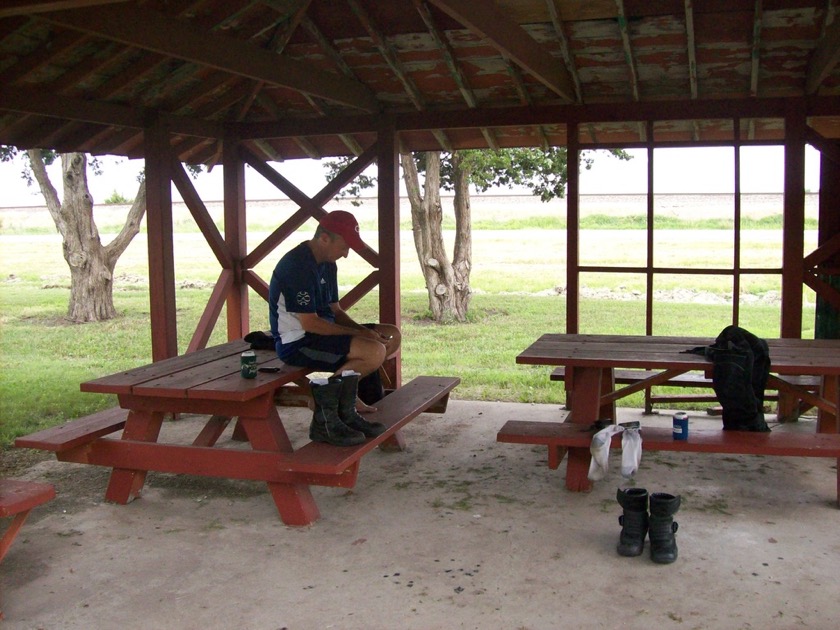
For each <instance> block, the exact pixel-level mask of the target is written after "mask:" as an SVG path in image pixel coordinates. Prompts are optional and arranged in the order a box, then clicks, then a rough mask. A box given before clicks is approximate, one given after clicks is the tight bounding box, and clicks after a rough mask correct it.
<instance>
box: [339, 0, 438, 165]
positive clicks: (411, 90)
mask: <svg viewBox="0 0 840 630" xmlns="http://www.w3.org/2000/svg"><path fill="white" fill-rule="evenodd" d="M347 4H349V5H350V8H351V9H352V10H353V13H354V14H355V15H356V17H357V18H358V19H359V22H361V24H362V26H363V27H364V28H365V30H366V31H367V32H368V35H369V36H370V39H371V41H372V42H373V45H374V46H376V48H377V49H378V50H379V54H381V55H382V58H383V59H384V60H385V63H387V64H388V67H389V68H391V71H392V72H393V73H394V74H395V75H396V76H397V78H398V79H399V80H400V83H402V84H403V87H404V88H405V91H406V94H408V98H409V99H410V100H411V102H412V103H413V104H414V107H415V108H417V109H418V110H419V111H424V110H425V109H426V105H425V103H424V101H423V95H422V94H420V90H418V89H417V86H416V85H415V84H414V81H412V80H411V77H410V76H408V72H406V70H405V67H404V66H403V65H402V62H401V61H400V59H399V57H398V56H397V53H396V51H395V50H394V48H393V46H391V44H389V43H388V40H387V39H386V38H385V36H384V35H383V34H382V31H381V29H380V28H379V27H378V26H377V25H376V24H374V22H373V18H372V17H371V16H370V14H369V13H368V12H367V11H366V10H365V8H364V7H363V6H362V5H361V4H359V3H358V1H357V0H347ZM432 135H433V136H434V137H435V139H436V140H437V141H438V144H440V146H441V148H442V149H443V150H444V151H449V152H450V153H451V152H452V143H451V142H449V138H448V137H447V136H446V133H445V132H443V131H441V130H439V129H434V130H432Z"/></svg>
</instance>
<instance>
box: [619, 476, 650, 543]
mask: <svg viewBox="0 0 840 630" xmlns="http://www.w3.org/2000/svg"><path fill="white" fill-rule="evenodd" d="M615 498H616V500H618V503H619V505H621V507H622V508H624V514H622V515H621V516H619V517H618V522H619V524H620V525H621V534H620V535H619V538H618V547H617V551H618V554H619V555H620V556H628V557H631V556H640V555H642V552H643V551H644V549H645V536H646V535H647V532H648V511H647V510H648V491H647V490H645V489H644V488H628V489H627V490H622V489H620V488H619V489H618V491H617V492H616V494H615Z"/></svg>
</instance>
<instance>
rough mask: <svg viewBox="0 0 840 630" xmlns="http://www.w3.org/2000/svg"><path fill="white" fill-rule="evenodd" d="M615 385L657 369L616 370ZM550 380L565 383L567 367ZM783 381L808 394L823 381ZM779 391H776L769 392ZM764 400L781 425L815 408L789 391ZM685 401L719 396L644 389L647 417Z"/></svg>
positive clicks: (687, 379) (689, 383)
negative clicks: (655, 410)
mask: <svg viewBox="0 0 840 630" xmlns="http://www.w3.org/2000/svg"><path fill="white" fill-rule="evenodd" d="M613 374H614V378H615V382H616V384H617V385H633V384H635V383H640V382H642V381H644V380H646V379H648V378H650V377H652V376H654V375H655V374H656V372H655V371H654V370H614V372H613ZM549 378H550V379H551V380H552V381H560V382H565V381H566V368H565V367H564V366H560V367H557V368H554V369H553V370H552V371H551V375H550V376H549ZM778 378H779V379H781V380H785V381H787V382H788V383H791V384H794V385H798V386H799V387H801V388H803V389H806V390H807V391H809V392H816V391H817V390H818V389H819V386H820V379H819V378H818V377H816V376H813V375H788V376H779V377H778ZM659 385H660V386H662V387H681V388H697V389H700V388H703V389H711V388H712V379H711V377H710V376H709V375H708V374H707V373H706V372H705V371H704V372H685V373H683V374H677V375H676V376H673V377H671V378H669V379H668V380H667V381H665V382H663V383H660V384H659ZM769 391H776V390H772V389H771V390H769ZM566 395H567V397H568V396H569V395H570V390H568V388H567V391H566ZM764 400H765V401H768V402H769V401H774V400H775V401H776V403H777V405H776V419H777V420H778V421H779V422H795V421H796V420H797V419H799V416H801V415H802V414H803V413H805V412H806V411H808V410H809V409H811V408H812V407H813V405H810V404H808V403H806V402H805V401H802V400H800V399H799V398H798V397H797V396H796V395H795V394H792V393H791V392H786V391H784V390H782V391H780V392H777V393H776V394H772V393H769V394H767V395H765V397H764ZM684 402H710V403H714V402H717V396H715V394H714V393H711V394H694V393H689V394H661V393H653V388H652V387H648V388H647V389H645V403H644V405H645V406H644V414H645V415H650V414H652V413H653V406H654V405H656V404H672V403H684Z"/></svg>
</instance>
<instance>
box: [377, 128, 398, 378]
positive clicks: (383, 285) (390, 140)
mask: <svg viewBox="0 0 840 630" xmlns="http://www.w3.org/2000/svg"><path fill="white" fill-rule="evenodd" d="M376 154H377V155H376V161H377V166H378V170H379V177H378V182H379V197H378V204H379V205H378V210H379V216H378V221H377V223H378V225H379V321H380V322H382V323H384V324H394V325H396V326H399V325H400V312H401V309H402V304H401V301H400V186H399V179H400V155H399V146H398V136H397V133H396V130H395V127H394V123H393V121H392V120H390V119H388V120H386V121H384V122H383V124H382V125H381V126H380V128H379V130H378V137H377V144H376ZM385 371H386V373H387V375H388V378H389V379H390V380H391V384H392V385H393V386H398V385H400V383H402V361H401V360H400V357H399V355H398V356H396V357H394V358H393V359H391V360H388V361H386V362H385Z"/></svg>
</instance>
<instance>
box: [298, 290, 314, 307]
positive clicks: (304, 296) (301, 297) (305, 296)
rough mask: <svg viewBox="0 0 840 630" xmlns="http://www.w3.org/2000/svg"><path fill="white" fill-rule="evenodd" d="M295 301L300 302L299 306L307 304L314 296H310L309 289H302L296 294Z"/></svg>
mask: <svg viewBox="0 0 840 630" xmlns="http://www.w3.org/2000/svg"><path fill="white" fill-rule="evenodd" d="M295 301H296V302H297V303H298V306H306V305H307V304H309V302H311V301H312V298H311V297H310V296H309V292H308V291H300V292H298V294H297V295H296V296H295Z"/></svg>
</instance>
